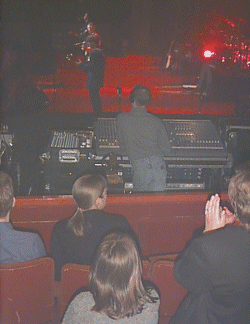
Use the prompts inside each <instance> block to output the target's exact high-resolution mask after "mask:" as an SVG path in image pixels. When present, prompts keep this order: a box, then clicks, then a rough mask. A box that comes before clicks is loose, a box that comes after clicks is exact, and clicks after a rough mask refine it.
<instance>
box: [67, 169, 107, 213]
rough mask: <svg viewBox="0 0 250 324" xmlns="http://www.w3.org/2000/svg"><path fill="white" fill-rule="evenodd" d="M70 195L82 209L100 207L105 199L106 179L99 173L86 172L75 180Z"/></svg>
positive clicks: (104, 202) (103, 205)
mask: <svg viewBox="0 0 250 324" xmlns="http://www.w3.org/2000/svg"><path fill="white" fill-rule="evenodd" d="M72 195H73V198H74V200H75V202H76V204H77V206H78V207H79V208H80V209H82V210H89V209H96V208H97V209H102V208H104V207H105V204H106V199H107V180H106V179H105V178H104V177H103V176H102V175H101V174H95V173H93V174H86V175H84V176H82V177H80V178H79V179H77V180H76V181H75V183H74V185H73V189H72Z"/></svg>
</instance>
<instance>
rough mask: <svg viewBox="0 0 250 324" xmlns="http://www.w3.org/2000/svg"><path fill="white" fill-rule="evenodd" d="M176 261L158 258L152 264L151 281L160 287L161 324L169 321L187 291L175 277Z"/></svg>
mask: <svg viewBox="0 0 250 324" xmlns="http://www.w3.org/2000/svg"><path fill="white" fill-rule="evenodd" d="M173 266H174V262H173V261H171V260H167V259H158V260H157V261H155V262H154V263H152V264H151V276H150V279H151V281H152V282H153V283H154V284H155V285H156V286H157V287H158V289H159V291H160V295H161V303H160V320H159V324H167V323H169V321H170V319H171V317H172V316H173V315H174V314H175V312H176V310H177V308H178V306H179V304H180V302H181V301H182V299H183V298H184V297H185V295H186V293H187V291H186V289H184V288H183V287H182V286H180V285H179V284H178V282H177V281H176V280H175V278H174V273H173Z"/></svg>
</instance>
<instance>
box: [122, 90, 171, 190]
mask: <svg viewBox="0 0 250 324" xmlns="http://www.w3.org/2000/svg"><path fill="white" fill-rule="evenodd" d="M129 100H130V102H131V104H132V110H131V112H129V113H121V114H118V116H117V137H118V142H119V145H120V148H121V153H122V154H126V155H128V158H129V160H130V162H131V164H132V168H133V189H134V191H164V190H165V187H166V178H167V172H166V163H165V161H164V155H165V154H167V153H168V152H169V150H170V146H169V139H168V135H167V131H166V128H165V126H164V124H163V122H162V121H161V120H160V119H158V118H157V117H155V116H153V115H152V114H150V113H148V112H147V110H146V105H147V104H148V103H149V101H150V100H151V92H150V91H149V89H148V88H146V87H144V86H141V85H137V86H136V87H135V88H134V89H133V91H132V92H131V94H130V97H129Z"/></svg>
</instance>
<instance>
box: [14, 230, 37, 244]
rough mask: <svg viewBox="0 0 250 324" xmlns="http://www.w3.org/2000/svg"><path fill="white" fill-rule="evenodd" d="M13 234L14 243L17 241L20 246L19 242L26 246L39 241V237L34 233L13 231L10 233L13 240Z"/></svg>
mask: <svg viewBox="0 0 250 324" xmlns="http://www.w3.org/2000/svg"><path fill="white" fill-rule="evenodd" d="M13 234H14V237H15V240H16V241H19V242H20V244H22V243H21V242H24V243H25V244H26V245H27V244H31V245H32V244H33V243H35V242H37V241H41V240H42V239H41V237H40V235H39V234H38V233H34V232H28V231H20V230H17V229H15V230H14V232H13V233H12V238H13Z"/></svg>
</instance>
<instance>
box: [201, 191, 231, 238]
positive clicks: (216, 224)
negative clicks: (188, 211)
mask: <svg viewBox="0 0 250 324" xmlns="http://www.w3.org/2000/svg"><path fill="white" fill-rule="evenodd" d="M234 220H235V216H234V214H233V213H231V212H230V211H229V209H228V208H227V207H224V208H223V209H222V207H221V206H220V197H219V195H218V194H216V195H213V196H212V197H211V198H210V200H208V201H207V202H206V207H205V230H204V232H208V231H212V230H215V229H218V228H222V227H224V226H225V225H226V224H230V223H232V222H233V221H234Z"/></svg>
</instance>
